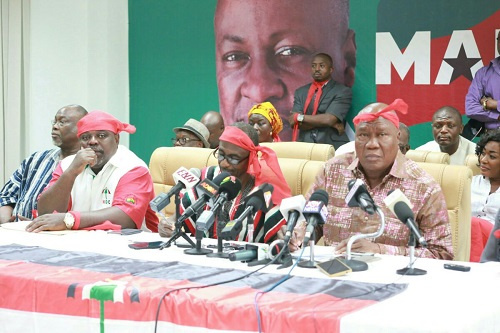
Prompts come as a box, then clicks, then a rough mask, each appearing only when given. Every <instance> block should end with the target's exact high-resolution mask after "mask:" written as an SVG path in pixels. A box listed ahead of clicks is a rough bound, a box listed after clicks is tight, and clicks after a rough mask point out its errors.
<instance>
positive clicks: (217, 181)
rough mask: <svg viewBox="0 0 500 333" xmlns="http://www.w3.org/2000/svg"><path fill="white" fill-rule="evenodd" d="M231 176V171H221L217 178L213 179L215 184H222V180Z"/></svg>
mask: <svg viewBox="0 0 500 333" xmlns="http://www.w3.org/2000/svg"><path fill="white" fill-rule="evenodd" d="M230 176H231V174H230V173H229V172H227V171H223V172H221V173H219V174H218V175H217V176H215V178H214V179H213V180H212V181H213V182H214V184H215V185H217V186H220V184H221V183H222V181H223V180H224V179H226V178H227V177H230Z"/></svg>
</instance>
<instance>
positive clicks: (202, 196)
mask: <svg viewBox="0 0 500 333" xmlns="http://www.w3.org/2000/svg"><path fill="white" fill-rule="evenodd" d="M229 176H230V174H229V172H222V173H220V174H218V175H217V176H216V177H215V178H214V179H213V180H210V179H207V178H205V179H203V180H202V181H201V182H200V183H199V184H198V185H197V186H196V192H197V193H198V197H199V198H198V200H196V201H195V202H194V203H193V204H192V205H191V206H189V207H188V208H186V210H185V211H184V213H183V214H182V215H181V216H180V217H179V218H178V220H177V221H178V222H183V221H185V220H186V219H188V218H190V217H191V216H193V215H194V214H197V213H198V212H199V210H200V209H202V208H203V207H205V205H206V203H207V202H208V201H209V200H210V199H212V198H213V197H214V196H215V194H217V191H218V190H219V185H220V183H222V181H223V180H224V178H226V177H229Z"/></svg>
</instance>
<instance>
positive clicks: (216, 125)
mask: <svg viewBox="0 0 500 333" xmlns="http://www.w3.org/2000/svg"><path fill="white" fill-rule="evenodd" d="M200 122H201V123H202V124H203V125H205V127H206V128H207V129H208V132H210V136H209V137H208V143H210V148H212V149H215V148H217V147H219V138H220V136H221V134H222V132H224V119H222V116H221V114H220V113H219V112H216V111H208V112H207V113H205V114H204V115H203V117H201V120H200Z"/></svg>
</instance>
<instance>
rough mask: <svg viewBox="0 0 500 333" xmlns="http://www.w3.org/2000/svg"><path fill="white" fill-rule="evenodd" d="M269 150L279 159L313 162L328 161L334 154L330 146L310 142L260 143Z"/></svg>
mask: <svg viewBox="0 0 500 333" xmlns="http://www.w3.org/2000/svg"><path fill="white" fill-rule="evenodd" d="M260 145H262V146H266V147H269V148H271V149H272V150H274V151H275V152H276V155H277V156H278V157H279V158H300V159H304V160H313V161H328V160H329V159H330V158H332V157H333V155H334V154H335V148H334V147H333V146H332V145H329V144H324V143H310V142H262V143H260Z"/></svg>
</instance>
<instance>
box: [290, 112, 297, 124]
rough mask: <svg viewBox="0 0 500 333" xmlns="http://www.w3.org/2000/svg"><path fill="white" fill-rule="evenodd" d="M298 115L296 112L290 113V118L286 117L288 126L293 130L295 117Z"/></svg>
mask: <svg viewBox="0 0 500 333" xmlns="http://www.w3.org/2000/svg"><path fill="white" fill-rule="evenodd" d="M296 114H298V112H290V116H289V117H288V122H289V123H290V126H291V127H292V128H293V126H294V125H295V115H296Z"/></svg>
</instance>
